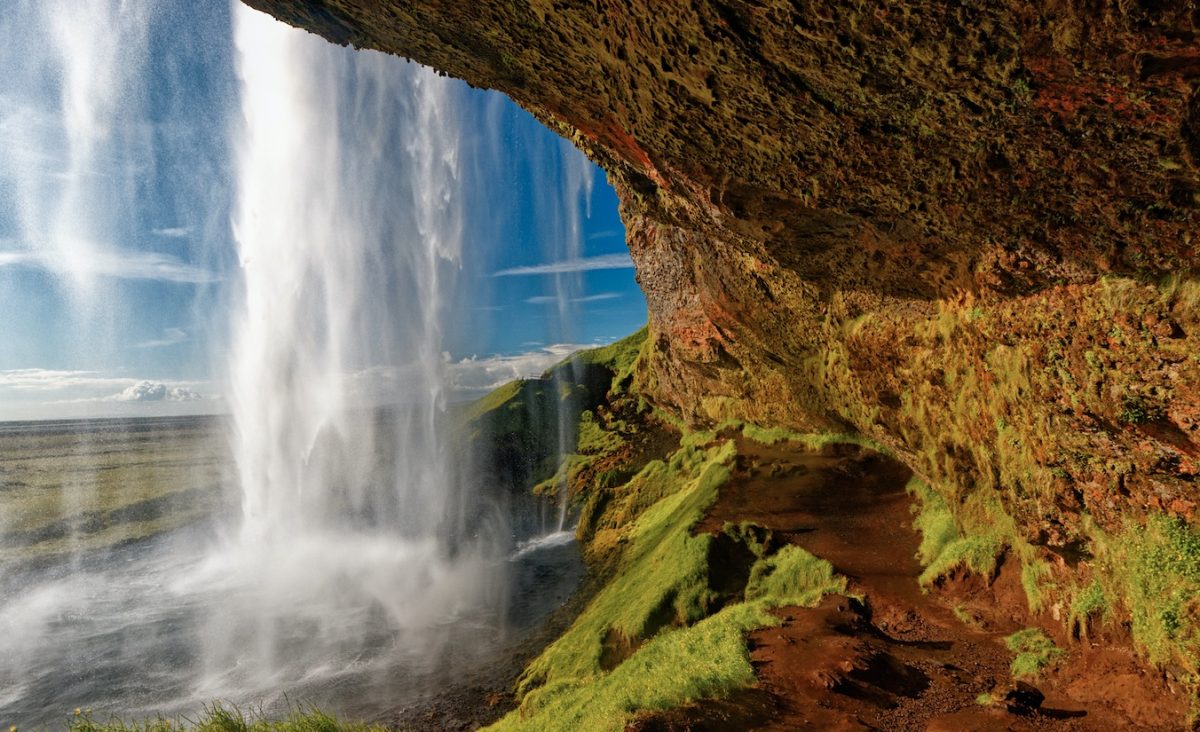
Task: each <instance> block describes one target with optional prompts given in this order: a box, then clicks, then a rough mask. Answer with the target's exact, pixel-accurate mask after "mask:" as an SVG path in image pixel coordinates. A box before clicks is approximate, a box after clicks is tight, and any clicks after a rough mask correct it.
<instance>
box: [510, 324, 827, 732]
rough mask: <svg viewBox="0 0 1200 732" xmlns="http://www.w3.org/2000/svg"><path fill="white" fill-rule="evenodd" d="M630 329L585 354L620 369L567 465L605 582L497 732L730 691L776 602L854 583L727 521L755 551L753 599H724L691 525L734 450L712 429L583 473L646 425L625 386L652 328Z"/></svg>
mask: <svg viewBox="0 0 1200 732" xmlns="http://www.w3.org/2000/svg"><path fill="white" fill-rule="evenodd" d="M634 338H635V339H636V340H630V341H626V342H621V343H618V344H614V345H613V346H610V347H607V348H605V349H597V350H595V351H590V352H586V353H584V354H581V355H580V356H578V357H576V358H578V359H580V360H583V361H585V362H587V363H591V364H596V365H602V366H604V367H605V368H608V369H609V370H611V371H612V373H613V374H614V378H613V383H612V388H611V390H610V393H609V394H608V399H607V403H606V404H605V405H604V406H605V417H604V419H600V418H599V417H598V415H597V414H595V413H593V412H592V411H586V412H584V413H582V415H581V416H580V423H579V429H578V433H577V434H578V440H577V443H576V444H577V450H576V453H575V454H574V455H572V456H568V459H567V460H566V461H565V464H567V465H570V466H572V467H571V468H570V470H573V471H574V472H573V473H571V474H569V475H566V476H560V477H561V478H565V479H566V480H568V481H571V480H576V479H583V480H584V481H585V482H587V483H588V484H586V485H581V486H576V487H575V490H576V491H577V493H578V496H579V499H580V500H581V501H584V502H588V503H589V507H585V509H584V520H583V522H581V525H580V535H581V538H584V539H586V540H587V542H588V544H587V549H588V555H589V556H590V557H591V558H592V560H593V563H594V564H595V565H598V566H606V567H607V568H608V577H609V580H608V582H607V584H606V585H605V586H604V587H603V588H602V589H601V590H600V591H599V592H598V593H597V594H596V596H595V597H594V598H593V599H592V601H591V602H590V603H589V605H588V606H587V607H586V608H585V609H584V611H583V612H582V613H581V615H580V616H579V617H578V618H577V619H576V621H575V623H574V624H573V625H572V626H571V627H570V628H569V629H568V630H567V631H566V632H565V633H564V634H563V635H562V636H561V637H560V638H559V639H558V640H557V641H555V642H554V643H553V644H551V645H550V646H549V647H547V648H546V649H545V650H544V651H543V653H542V654H541V655H540V656H539V657H538V658H537V659H535V660H534V661H533V662H532V663H531V664H530V665H529V667H528V668H527V669H526V671H525V673H524V675H523V676H522V678H521V681H520V683H519V686H518V695H519V696H520V697H521V704H520V707H519V708H518V709H516V710H514V711H513V712H512V713H510V714H509V715H508V716H506V717H505V718H504V719H502V720H501V721H500V722H499V723H497V724H496V725H495V727H494V729H497V730H511V729H531V730H532V729H536V730H575V729H589V730H591V729H595V730H605V729H614V730H615V729H623V728H624V726H625V725H626V724H627V723H628V722H629V720H630V719H631V718H632V717H633V716H634V715H636V714H637V713H639V712H642V711H652V710H661V709H667V708H671V707H675V706H679V705H682V704H685V703H687V702H689V701H691V700H695V699H699V698H703V697H713V696H723V695H727V694H729V693H730V692H732V691H734V690H736V689H739V688H742V687H744V686H746V685H748V684H751V683H753V681H754V672H753V669H752V668H751V667H750V663H749V654H748V651H747V650H746V646H745V635H746V633H747V632H748V631H750V630H752V629H754V628H759V627H763V626H768V625H773V624H775V623H776V622H777V620H776V619H775V617H774V616H773V615H771V614H770V613H769V612H768V610H770V609H771V608H773V607H778V606H782V605H795V604H804V605H808V604H814V603H815V602H816V601H817V600H819V599H820V598H821V597H822V596H823V595H824V594H826V593H829V592H841V591H844V590H845V580H844V578H840V577H836V576H834V574H833V569H832V567H831V566H830V565H829V563H828V562H825V561H824V560H821V559H818V558H816V557H813V556H812V555H810V554H808V553H807V552H804V551H803V550H801V549H799V548H797V547H790V546H789V547H785V548H783V549H781V550H780V551H778V552H777V553H775V554H770V555H764V551H765V548H764V547H765V545H764V544H763V543H762V542H760V541H758V540H756V539H755V538H754V536H755V535H754V532H753V531H746V530H745V529H744V528H743V529H742V530H740V531H739V530H736V529H733V528H731V529H730V530H729V531H728V532H727V534H728V537H729V538H731V539H732V540H734V541H740V542H742V543H743V544H744V545H745V546H746V548H747V549H748V550H749V551H751V552H753V553H754V554H755V555H756V556H757V560H756V562H755V563H754V565H753V567H752V568H751V572H750V576H749V578H748V580H747V585H746V589H745V592H744V597H741V598H736V600H737V601H734V602H731V603H725V604H722V602H723V598H721V597H719V596H718V594H717V593H716V592H715V591H714V590H713V589H712V584H713V583H712V581H711V577H710V566H709V561H710V560H709V558H710V556H711V554H710V549H711V546H712V543H713V542H714V541H716V538H715V537H714V536H712V535H708V534H701V535H698V536H694V535H693V534H692V529H693V527H694V526H695V524H696V523H697V522H698V521H699V520H700V519H701V518H702V517H703V516H704V513H705V511H706V510H707V509H708V507H709V506H711V505H712V503H713V502H714V501H715V500H716V498H717V492H718V490H719V488H720V486H721V485H722V484H723V483H724V482H726V481H727V480H728V479H729V477H730V473H731V465H732V462H733V460H734V458H735V457H736V448H735V446H734V443H733V441H732V440H720V439H718V436H717V434H716V433H715V432H708V433H704V432H701V433H692V434H687V435H684V436H683V437H682V438H681V439H680V442H679V445H678V447H677V448H676V449H675V450H674V452H672V453H671V454H670V455H668V456H664V457H663V458H662V459H659V460H652V461H650V462H649V463H647V464H646V465H644V466H643V467H642V468H641V469H640V470H639V471H638V472H637V473H636V474H634V475H633V476H632V477H630V478H628V479H626V480H624V481H622V482H619V483H616V484H609V482H608V481H606V480H605V477H604V476H605V474H592V475H591V476H590V482H588V481H587V480H586V479H585V478H582V477H581V476H584V475H585V471H584V470H583V469H582V468H581V466H587V465H590V464H592V463H600V462H603V461H605V460H607V459H608V458H609V457H611V456H612V455H614V454H615V453H617V452H618V451H620V450H621V449H622V447H623V446H624V445H625V444H626V442H627V440H628V438H629V435H630V434H631V433H634V432H636V430H637V427H636V425H633V424H631V422H633V421H635V420H634V419H633V418H632V417H631V416H630V415H631V414H632V415H639V418H644V416H645V411H646V407H645V405H644V403H639V404H638V405H637V406H636V407H635V406H633V403H634V402H637V401H640V400H637V397H636V395H635V394H631V393H629V392H628V387H629V384H630V381H631V375H632V373H633V369H634V366H635V361H636V357H637V349H636V348H635V346H638V347H640V344H641V343H642V340H643V339H644V333H639V334H637V335H635V336H634ZM728 426H729V425H726V426H725V427H728ZM739 426H740V425H739ZM746 429H748V430H750V431H751V432H752V433H753V434H752V436H753V437H756V438H761V439H763V440H764V441H772V442H774V441H778V440H781V439H793V438H796V437H800V438H801V439H802V440H803V441H804V442H805V444H807V443H808V442H811V443H812V447H819V446H820V445H821V444H824V443H825V442H827V441H828V440H827V439H824V438H809V437H808V436H797V435H792V434H790V433H789V434H782V433H780V434H774V433H769V432H767V431H762V430H760V431H758V432H755V431H754V428H752V427H748V428H746ZM599 497H603V501H596V500H595V499H597V498H599ZM613 648H617V649H619V650H618V651H617V652H616V653H617V656H616V657H615V658H614V657H613V655H612V654H613V653H614V651H613V650H612V649H613ZM606 656H607V657H606Z"/></svg>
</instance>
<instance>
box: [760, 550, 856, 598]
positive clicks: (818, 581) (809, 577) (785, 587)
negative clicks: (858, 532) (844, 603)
mask: <svg viewBox="0 0 1200 732" xmlns="http://www.w3.org/2000/svg"><path fill="white" fill-rule="evenodd" d="M845 591H846V579H845V578H844V577H835V576H834V574H833V566H832V565H830V564H829V562H827V561H825V560H824V559H818V558H817V557H815V556H813V555H812V554H809V553H808V552H806V551H804V550H803V549H801V548H800V547H798V546H794V545H790V544H789V545H788V546H785V547H784V548H783V549H780V550H779V551H778V552H777V553H775V554H774V555H772V556H770V557H766V558H764V559H762V560H760V561H758V562H755V563H754V567H753V568H752V569H751V571H750V581H749V582H747V583H746V600H747V601H752V600H769V601H770V602H771V603H772V604H774V605H803V606H806V607H810V606H812V605H815V604H816V603H817V602H818V601H820V599H821V598H822V597H823V596H825V595H828V594H830V593H835V592H845Z"/></svg>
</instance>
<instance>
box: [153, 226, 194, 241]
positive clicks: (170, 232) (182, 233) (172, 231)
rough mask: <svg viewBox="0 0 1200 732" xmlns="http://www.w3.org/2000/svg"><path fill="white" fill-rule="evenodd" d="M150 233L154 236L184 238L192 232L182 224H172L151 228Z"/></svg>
mask: <svg viewBox="0 0 1200 732" xmlns="http://www.w3.org/2000/svg"><path fill="white" fill-rule="evenodd" d="M150 233H151V234H154V235H155V236H165V237H167V238H169V239H184V238H186V237H187V236H188V235H189V234H191V233H192V230H191V229H188V228H186V227H182V226H172V227H168V228H165V229H151V230H150Z"/></svg>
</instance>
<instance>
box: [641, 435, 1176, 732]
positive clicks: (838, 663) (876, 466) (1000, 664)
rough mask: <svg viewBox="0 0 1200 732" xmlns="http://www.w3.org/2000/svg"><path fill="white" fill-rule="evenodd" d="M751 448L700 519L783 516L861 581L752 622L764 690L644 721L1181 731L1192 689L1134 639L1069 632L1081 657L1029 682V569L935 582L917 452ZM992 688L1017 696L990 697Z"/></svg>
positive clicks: (778, 519) (783, 522)
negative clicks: (1175, 686) (925, 546)
mask: <svg viewBox="0 0 1200 732" xmlns="http://www.w3.org/2000/svg"><path fill="white" fill-rule="evenodd" d="M739 448H740V450H739V453H740V455H741V456H742V460H741V462H740V463H739V470H738V473H737V475H736V476H735V478H734V480H733V481H731V482H730V483H729V484H728V485H726V486H725V487H724V488H722V490H721V495H720V498H719V499H718V502H717V504H716V505H714V506H713V508H712V509H711V510H710V512H709V514H708V516H707V517H706V518H705V520H704V521H703V522H702V524H701V525H700V526H699V527H698V529H697V530H698V531H719V530H720V528H721V527H722V526H723V525H724V524H725V522H727V521H728V522H740V521H751V522H753V523H756V524H758V525H760V526H763V527H766V528H769V529H771V530H772V531H773V532H774V535H775V537H776V539H782V540H786V541H788V542H791V543H794V544H798V545H800V546H802V547H803V548H805V549H807V550H808V551H810V552H812V553H813V554H815V555H817V556H820V557H823V558H825V559H827V560H829V561H830V562H831V563H832V564H833V565H834V568H835V569H836V570H837V571H838V572H839V573H841V574H843V575H845V576H846V577H848V578H849V579H850V585H849V592H848V593H847V594H848V595H849V596H845V597H843V596H831V597H827V598H825V600H824V601H823V602H822V603H821V604H820V605H819V606H818V607H815V608H800V607H790V608H783V609H781V610H779V611H778V615H779V616H780V618H781V619H782V621H783V622H782V624H781V625H780V626H778V627H775V628H765V629H762V630H758V631H755V632H754V633H752V634H751V635H750V638H749V647H750V649H751V660H752V663H753V664H754V666H755V668H756V669H757V672H758V677H759V682H758V684H757V686H756V687H755V688H754V689H753V690H750V691H748V692H747V693H746V694H744V695H742V696H740V697H738V698H735V699H731V700H724V701H719V702H712V701H709V702H701V703H698V704H694V705H692V706H689V707H686V708H683V709H678V710H673V711H670V712H666V713H661V714H656V715H650V716H646V717H643V718H640V719H639V720H638V721H637V722H636V723H635V724H634V725H633V727H632V728H634V729H639V730H725V729H773V730H795V729H822V730H836V729H846V730H851V729H882V730H910V729H927V730H967V729H970V730H1034V729H1038V730H1040V729H1054V730H1112V729H1137V728H1146V729H1168V728H1171V727H1172V726H1174V725H1178V720H1180V719H1182V718H1183V716H1184V711H1185V710H1183V709H1181V708H1179V707H1180V703H1179V701H1178V695H1168V689H1167V688H1166V687H1165V685H1164V683H1163V682H1162V680H1161V678H1160V677H1159V676H1158V675H1155V674H1150V673H1147V672H1146V671H1145V670H1144V669H1142V668H1141V667H1140V666H1139V664H1138V663H1137V662H1136V661H1135V659H1134V658H1133V657H1132V656H1131V654H1129V653H1128V652H1127V651H1122V650H1119V649H1111V648H1102V647H1100V645H1096V646H1095V647H1093V645H1092V644H1089V643H1082V644H1081V643H1070V642H1069V641H1068V640H1067V639H1065V638H1056V641H1057V642H1058V643H1059V645H1060V646H1066V650H1067V651H1068V653H1067V656H1066V657H1065V658H1064V659H1063V660H1062V661H1060V662H1059V663H1058V664H1057V665H1056V666H1054V667H1052V668H1050V669H1048V670H1047V671H1046V672H1044V673H1043V675H1042V676H1041V677H1040V678H1038V679H1035V680H1032V685H1030V684H1024V683H1017V682H1014V681H1013V679H1012V677H1011V674H1010V672H1009V663H1010V662H1011V660H1012V655H1011V654H1010V653H1009V651H1008V650H1007V649H1006V648H1005V646H1004V643H1003V637H1004V636H1005V635H1007V634H1008V633H1012V632H1014V631H1015V630H1018V629H1020V628H1022V627H1026V626H1032V625H1038V624H1039V622H1038V619H1037V618H1032V617H1028V616H1025V615H1022V614H1021V612H1020V608H1023V607H1024V597H1023V595H1021V594H1019V593H1021V592H1022V591H1021V588H1020V582H1019V580H1018V579H1017V572H1016V570H1015V569H1013V568H1012V567H1011V566H1002V567H1001V569H1000V570H999V572H998V574H997V576H996V577H995V578H994V579H993V580H992V581H984V580H981V579H979V578H972V579H959V580H950V581H947V582H945V583H943V586H942V587H941V588H939V589H938V590H937V591H936V592H934V593H932V594H927V593H925V592H922V590H921V588H920V587H919V586H918V583H917V577H918V575H919V574H920V571H921V568H920V566H919V564H918V563H917V561H916V559H915V553H916V549H917V544H918V537H917V535H916V533H915V532H914V531H913V529H912V514H911V510H910V505H911V501H910V498H909V496H908V495H907V494H906V492H905V490H904V486H905V483H906V482H907V480H908V478H909V476H910V473H909V471H908V469H907V468H905V467H904V466H903V465H901V464H899V463H897V462H895V461H892V460H890V459H888V458H885V457H883V456H881V455H878V454H876V453H872V452H869V451H866V450H862V449H859V448H855V447H847V446H839V447H834V448H829V449H827V450H825V451H822V452H819V453H809V452H803V451H800V450H797V449H795V448H794V447H790V446H788V445H786V444H785V445H779V446H774V447H764V446H761V445H756V444H754V443H751V442H748V441H747V442H743V443H742V444H740V445H739ZM953 608H958V610H959V612H960V613H961V614H962V615H963V617H969V618H970V619H971V623H970V624H967V623H964V622H963V621H961V620H959V618H958V617H957V616H956V614H955V612H954V610H953ZM1001 608H1003V609H1001ZM1046 627H1048V628H1049V627H1053V624H1051V623H1049V622H1047V623H1046ZM1057 627H1059V628H1061V623H1059V624H1058V625H1057ZM1060 632H1061V631H1060ZM1035 687H1036V688H1035ZM984 693H989V694H992V695H993V696H994V697H997V698H999V699H1001V701H1000V702H999V703H998V704H995V705H993V706H982V705H980V704H979V703H978V702H977V697H978V696H979V695H980V694H984ZM1043 695H1044V701H1042V700H1041V699H1039V697H1040V696H1043Z"/></svg>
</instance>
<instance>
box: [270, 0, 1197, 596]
mask: <svg viewBox="0 0 1200 732" xmlns="http://www.w3.org/2000/svg"><path fill="white" fill-rule="evenodd" d="M247 2H248V3H249V4H250V5H252V6H255V7H258V8H261V9H264V10H267V11H268V12H271V13H273V14H275V15H276V16H278V17H280V18H281V19H283V20H285V21H287V22H290V23H293V24H296V25H300V26H303V27H305V28H308V29H310V30H312V31H314V32H316V33H319V34H321V35H323V36H325V37H326V38H329V39H330V40H333V41H335V42H338V43H349V44H353V45H355V46H358V47H362V48H374V49H379V50H383V51H387V52H391V53H396V54H400V55H403V56H406V57H409V58H412V59H414V60H416V61H419V62H421V63H424V64H428V65H430V66H433V67H435V68H437V69H440V70H442V71H444V72H446V73H448V74H451V75H453V76H457V77H461V78H463V79H466V80H467V81H469V82H470V83H472V84H474V85H477V86H485V87H490V88H495V89H499V90H501V91H503V92H505V93H507V94H508V95H510V96H511V97H512V98H513V99H515V100H516V101H517V102H519V103H520V104H522V105H523V106H525V107H526V108H527V109H529V110H530V111H532V112H533V113H534V114H535V115H537V116H538V117H539V118H540V119H542V120H543V121H544V122H546V123H547V124H548V125H550V126H551V127H552V128H553V129H556V130H558V131H559V132H561V133H562V134H563V135H564V136H566V137H568V138H570V139H572V140H573V141H574V142H575V143H576V144H577V145H579V146H580V147H581V148H582V149H584V150H585V151H586V152H587V153H588V154H589V155H591V156H592V157H593V158H594V159H595V160H596V161H597V162H599V163H600V164H601V165H602V166H603V167H604V168H605V169H606V170H607V171H608V173H609V176H610V180H611V181H612V182H613V183H614V185H615V186H616V187H617V189H618V192H619V193H620V195H621V199H622V215H623V217H624V220H625V223H626V225H627V229H628V234H629V235H628V243H629V247H630V251H631V253H632V254H633V257H634V259H635V262H636V264H637V267H638V278H639V281H640V282H641V284H642V286H643V289H644V290H645V292H646V296H647V299H648V301H649V303H650V324H651V331H652V334H653V342H652V348H653V351H652V356H653V357H652V358H650V359H647V360H646V362H645V364H644V367H643V370H642V373H641V374H640V379H641V382H642V388H643V390H646V391H648V392H649V393H651V394H653V395H654V398H655V399H656V400H657V401H658V403H659V405H660V406H662V407H665V408H668V409H673V410H675V411H677V412H678V413H680V414H681V415H682V416H684V417H685V418H686V419H688V420H690V421H693V422H712V421H719V420H722V419H725V418H740V419H744V420H747V421H751V422H756V423H759V424H769V425H784V426H789V427H794V428H807V427H815V426H829V425H837V426H843V427H844V426H848V427H852V428H853V429H855V430H857V431H859V432H861V433H863V434H865V435H867V436H869V437H871V438H873V439H875V440H877V441H879V442H881V443H883V444H884V445H886V446H887V447H888V448H890V449H891V450H892V451H893V452H895V453H896V455H898V456H899V457H901V458H902V459H903V460H904V461H905V462H907V463H908V464H909V465H910V466H911V467H912V468H913V469H914V470H915V471H916V472H917V473H918V474H919V475H921V476H923V477H924V478H926V479H927V480H929V481H930V482H931V483H932V484H933V485H934V486H935V487H936V488H937V489H938V490H939V491H940V492H941V493H942V495H944V496H945V497H946V498H947V499H948V500H949V502H950V505H951V506H953V507H955V510H956V512H957V514H958V519H959V521H960V523H961V524H962V525H963V526H964V527H965V528H966V529H967V530H971V529H972V528H973V527H975V528H979V529H980V530H983V528H985V527H992V528H994V527H995V526H1001V527H1003V528H1002V531H1001V533H1002V535H1003V541H1004V542H1005V543H1007V544H1009V545H1010V547H1011V548H1012V549H1013V550H1014V551H1015V550H1016V549H1017V548H1018V547H1017V545H1020V546H1019V549H1020V550H1019V551H1016V553H1017V554H1018V555H1019V556H1020V557H1021V559H1022V562H1025V563H1027V564H1028V565H1029V566H1034V565H1035V564H1037V565H1038V566H1045V567H1048V568H1049V570H1050V571H1049V572H1046V571H1044V570H1041V569H1039V570H1037V571H1035V572H1034V573H1033V576H1034V577H1035V579H1036V577H1040V576H1044V575H1045V576H1050V575H1053V576H1060V577H1063V576H1070V575H1072V574H1073V573H1075V574H1083V575H1086V574H1087V572H1089V571H1090V570H1088V569H1087V560H1088V559H1089V556H1090V553H1091V552H1092V548H1090V543H1089V542H1090V540H1091V538H1093V537H1094V535H1095V534H1096V532H1104V533H1107V534H1115V533H1120V532H1123V531H1127V530H1129V529H1130V526H1134V525H1137V524H1138V523H1139V522H1141V521H1142V520H1143V519H1144V518H1145V517H1146V516H1148V515H1152V514H1153V515H1158V514H1162V513H1168V514H1174V515H1176V516H1180V517H1183V518H1185V519H1191V518H1193V517H1194V515H1195V512H1196V509H1197V503H1196V501H1197V492H1196V478H1197V474H1198V472H1200V285H1198V284H1197V283H1196V281H1195V279H1194V271H1195V268H1196V265H1197V263H1198V262H1200V257H1198V250H1197V247H1200V227H1198V224H1200V91H1198V88H1200V86H1198V85H1200V43H1197V35H1198V33H1200V6H1197V4H1196V3H1195V2H1193V1H1192V0H1155V1H1153V2H1152V1H1151V0H1129V1H1121V2H1109V1H1105V0H1054V1H1052V2H1043V3H1032V2H1019V1H1016V0H1000V1H994V0H978V1H975V2H966V3H954V4H946V3H934V2H928V3H925V2H901V3H886V4H879V3H857V2H839V3H829V2H805V1H803V0H793V1H792V2H784V1H781V0H766V1H764V2H742V1H737V0H712V1H707V2H684V1H682V0H662V1H661V2H657V1H656V2H653V3H650V2H646V3H633V4H630V3H616V2H611V1H610V0H597V1H596V2H582V1H572V2H561V1H553V0H529V1H528V2H509V1H508V0H472V1H471V2H451V1H449V0H440V1H437V0H414V1H411V2H400V1H399V0H391V1H387V2H376V1H374V0H371V1H368V0H247ZM1086 517H1090V519H1089V518H1086ZM1081 558H1082V560H1083V565H1077V564H1076V563H1077V561H1079V560H1080V559H1081ZM1072 581H1073V580H1072ZM1027 589H1028V588H1027Z"/></svg>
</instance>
